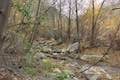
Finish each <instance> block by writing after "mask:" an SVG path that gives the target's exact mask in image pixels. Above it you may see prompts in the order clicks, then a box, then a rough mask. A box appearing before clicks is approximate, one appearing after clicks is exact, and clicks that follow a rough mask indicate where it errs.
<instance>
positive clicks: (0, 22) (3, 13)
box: [0, 0, 11, 53]
mask: <svg viewBox="0 0 120 80" xmlns="http://www.w3.org/2000/svg"><path fill="white" fill-rule="evenodd" d="M10 2H11V0H0V50H1V47H2V43H3V39H2V35H3V32H4V30H5V27H6V24H7V19H8V13H9V9H10ZM0 53H1V51H0Z"/></svg>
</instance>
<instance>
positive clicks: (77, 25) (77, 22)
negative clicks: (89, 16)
mask: <svg viewBox="0 0 120 80" xmlns="http://www.w3.org/2000/svg"><path fill="white" fill-rule="evenodd" d="M75 7H76V27H77V40H78V42H79V46H78V53H80V52H81V50H80V30H79V16H78V1H77V0H75Z"/></svg>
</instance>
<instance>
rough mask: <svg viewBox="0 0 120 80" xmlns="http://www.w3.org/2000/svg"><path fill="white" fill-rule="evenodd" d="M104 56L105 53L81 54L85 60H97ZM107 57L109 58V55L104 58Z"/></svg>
mask: <svg viewBox="0 0 120 80" xmlns="http://www.w3.org/2000/svg"><path fill="white" fill-rule="evenodd" d="M102 57H103V55H83V56H81V59H82V60H85V61H90V62H96V61H98V60H99V59H100V58H102ZM107 58H109V56H106V57H105V58H104V59H107Z"/></svg>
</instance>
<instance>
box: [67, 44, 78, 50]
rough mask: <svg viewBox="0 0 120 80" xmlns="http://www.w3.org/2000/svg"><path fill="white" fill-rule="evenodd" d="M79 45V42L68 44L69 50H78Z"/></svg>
mask: <svg viewBox="0 0 120 80" xmlns="http://www.w3.org/2000/svg"><path fill="white" fill-rule="evenodd" d="M78 46H79V43H78V42H76V43H74V44H71V45H69V46H68V48H67V51H69V52H74V51H76V50H78Z"/></svg>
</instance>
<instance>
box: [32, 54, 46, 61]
mask: <svg viewBox="0 0 120 80" xmlns="http://www.w3.org/2000/svg"><path fill="white" fill-rule="evenodd" d="M44 58H46V56H45V54H44V53H42V52H41V53H36V54H35V55H34V59H35V60H37V61H41V60H42V59H44Z"/></svg>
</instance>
